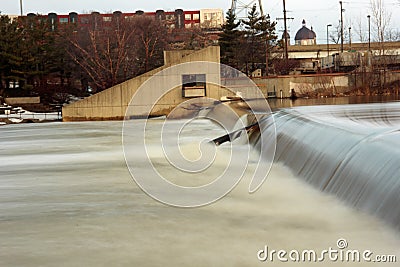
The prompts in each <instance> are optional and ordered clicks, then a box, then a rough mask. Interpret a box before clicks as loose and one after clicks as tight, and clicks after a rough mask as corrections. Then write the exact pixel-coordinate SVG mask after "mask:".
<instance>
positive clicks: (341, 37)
mask: <svg viewBox="0 0 400 267" xmlns="http://www.w3.org/2000/svg"><path fill="white" fill-rule="evenodd" d="M339 4H340V52H341V53H343V11H344V9H343V2H342V1H339Z"/></svg>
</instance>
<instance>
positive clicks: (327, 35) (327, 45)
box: [326, 24, 332, 60]
mask: <svg viewBox="0 0 400 267" xmlns="http://www.w3.org/2000/svg"><path fill="white" fill-rule="evenodd" d="M331 26H332V24H328V25H326V50H328V60H329V27H331Z"/></svg>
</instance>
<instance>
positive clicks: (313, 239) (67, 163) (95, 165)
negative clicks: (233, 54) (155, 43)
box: [0, 120, 400, 266]
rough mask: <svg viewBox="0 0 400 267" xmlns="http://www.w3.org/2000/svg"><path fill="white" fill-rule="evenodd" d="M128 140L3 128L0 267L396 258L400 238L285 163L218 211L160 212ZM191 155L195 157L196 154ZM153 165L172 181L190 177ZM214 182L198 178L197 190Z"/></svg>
mask: <svg viewBox="0 0 400 267" xmlns="http://www.w3.org/2000/svg"><path fill="white" fill-rule="evenodd" d="M161 125H162V121H158V120H152V121H150V122H149V127H148V135H147V136H148V139H147V140H146V141H147V142H148V143H149V144H150V145H152V144H153V145H154V147H156V146H157V144H158V142H159V138H160V136H159V135H158V134H157V129H159V128H160V127H161ZM121 132H122V122H81V123H51V124H24V125H8V126H3V127H1V128H0V266H60V265H61V266H257V265H260V266H265V265H267V264H270V265H272V263H266V262H259V261H258V259H257V252H258V251H259V250H260V249H263V248H264V246H265V245H268V246H269V247H270V248H273V249H287V250H291V249H316V250H317V249H320V250H322V249H327V248H328V247H335V244H336V240H337V239H338V238H346V239H347V240H348V242H349V246H350V247H351V248H354V249H360V250H361V249H369V250H372V251H374V253H377V254H379V253H380V254H396V255H398V257H399V256H400V255H399V248H400V237H399V235H398V232H396V231H395V230H393V229H391V228H390V226H387V225H385V224H384V223H383V222H381V221H380V220H378V219H376V218H375V217H372V216H370V215H368V214H366V213H363V212H360V211H357V210H354V209H352V208H349V207H346V206H345V205H344V204H343V203H341V202H340V201H338V200H337V199H336V198H335V197H332V196H329V195H327V194H323V193H320V192H319V191H318V190H315V189H313V188H312V187H310V186H309V185H308V184H306V183H305V182H303V181H301V180H300V179H298V178H297V177H294V176H293V175H292V174H291V172H290V170H288V169H287V168H286V167H284V166H282V165H281V164H275V165H274V166H273V168H272V170H271V173H270V175H269V177H268V179H267V181H266V183H265V184H264V185H263V186H262V188H261V189H260V190H259V191H257V192H256V193H255V194H251V195H250V194H248V193H247V188H248V184H249V181H250V177H249V175H245V177H244V180H243V181H242V182H241V183H240V184H239V185H238V186H237V188H235V190H233V191H232V192H231V193H230V194H229V195H227V196H226V197H225V198H223V199H222V200H220V201H219V202H216V203H214V204H212V205H209V206H206V207H202V208H196V209H179V208H173V207H169V206H165V205H163V204H161V203H159V202H156V201H154V200H153V199H151V198H149V197H148V196H147V195H146V194H144V193H143V192H142V191H141V190H140V189H139V188H138V187H137V186H136V184H135V183H134V182H133V180H132V178H131V176H130V174H129V172H128V170H127V167H126V166H125V162H124V156H123V153H122V145H121ZM221 133H223V131H222V130H221V129H219V127H217V126H216V125H214V124H212V123H211V122H209V121H196V122H195V123H194V124H193V125H192V126H191V127H188V128H187V129H186V131H185V132H184V133H183V136H182V138H183V141H184V142H186V141H187V142H188V143H187V146H186V147H190V146H191V145H192V144H193V142H194V141H195V140H197V139H202V138H204V137H207V138H210V137H217V136H219V135H221ZM133 134H134V133H133ZM138 141H140V140H138ZM236 145H240V144H236ZM243 145H244V144H243ZM188 151H189V153H190V150H189V149H188ZM228 151H229V150H228V145H224V146H221V147H220V148H219V149H218V152H217V153H220V154H221V156H222V158H223V156H224V155H226V153H228ZM153 152H154V153H158V152H157V149H154V151H153ZM193 153H198V151H196V150H195V146H193ZM196 155H197V154H196ZM154 156H156V160H158V158H157V157H158V156H159V155H157V154H156V155H154ZM140 158H141V157H140V155H138V162H137V164H138V165H140V164H141V162H140ZM158 163H159V164H158V165H157V167H158V168H160V170H161V171H164V172H166V173H169V174H170V175H171V179H176V180H179V181H182V180H185V179H191V178H190V176H188V174H187V173H179V172H176V170H174V169H173V168H171V167H170V166H168V165H167V164H165V162H163V161H159V162H158ZM216 163H217V166H218V163H220V162H216ZM254 164H255V163H254ZM254 164H252V163H251V162H250V164H249V166H248V171H251V170H252V169H253V168H255V166H254ZM219 168H221V169H223V168H224V166H223V164H221V166H220V167H219ZM217 171H218V168H217ZM220 171H221V170H220ZM173 172H174V173H173ZM209 178H210V177H203V178H202V177H201V176H196V179H197V180H195V182H194V184H198V183H199V182H201V179H204V181H205V182H206V181H207V180H208V179H209ZM273 265H274V266H276V265H278V266H280V265H281V266H309V265H310V263H279V262H274V263H273ZM313 265H316V266H327V265H328V266H329V265H338V266H339V265H340V266H342V265H343V263H330V262H323V263H313ZM344 265H345V266H352V265H356V266H360V264H353V263H351V264H350V263H349V264H344ZM373 266H377V264H375V265H373ZM382 266H385V265H382Z"/></svg>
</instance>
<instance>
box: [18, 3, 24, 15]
mask: <svg viewBox="0 0 400 267" xmlns="http://www.w3.org/2000/svg"><path fill="white" fill-rule="evenodd" d="M19 8H20V9H21V17H22V16H23V15H24V12H23V11H22V0H19Z"/></svg>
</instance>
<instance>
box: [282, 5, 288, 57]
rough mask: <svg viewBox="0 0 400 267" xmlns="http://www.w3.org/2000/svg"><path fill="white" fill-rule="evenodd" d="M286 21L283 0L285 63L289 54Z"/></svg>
mask: <svg viewBox="0 0 400 267" xmlns="http://www.w3.org/2000/svg"><path fill="white" fill-rule="evenodd" d="M286 20H287V17H286V1H285V0H283V25H284V28H285V31H284V33H283V35H284V40H285V60H286V63H287V60H288V58H289V53H288V39H287V24H286Z"/></svg>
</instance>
